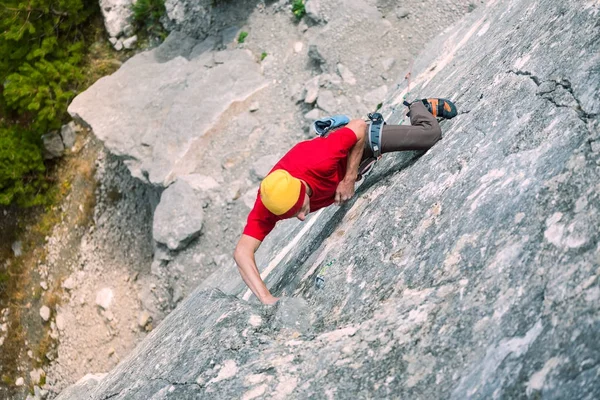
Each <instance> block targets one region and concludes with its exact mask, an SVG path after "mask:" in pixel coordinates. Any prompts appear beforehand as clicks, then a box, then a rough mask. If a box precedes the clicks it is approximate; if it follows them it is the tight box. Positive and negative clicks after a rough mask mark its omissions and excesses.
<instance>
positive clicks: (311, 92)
mask: <svg viewBox="0 0 600 400" xmlns="http://www.w3.org/2000/svg"><path fill="white" fill-rule="evenodd" d="M304 89H305V90H306V96H305V97H304V102H305V103H306V104H313V103H314V102H315V101H317V97H318V96H319V77H318V76H315V77H314V78H312V79H311V80H309V81H308V82H307V83H306V86H304Z"/></svg>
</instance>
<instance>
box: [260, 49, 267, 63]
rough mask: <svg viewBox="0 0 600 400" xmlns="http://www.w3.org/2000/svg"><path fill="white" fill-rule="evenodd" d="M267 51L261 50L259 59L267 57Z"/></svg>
mask: <svg viewBox="0 0 600 400" xmlns="http://www.w3.org/2000/svg"><path fill="white" fill-rule="evenodd" d="M267 55H268V54H267V53H266V52H264V51H263V52H262V54H261V55H260V61H262V60H264V59H265V58H267Z"/></svg>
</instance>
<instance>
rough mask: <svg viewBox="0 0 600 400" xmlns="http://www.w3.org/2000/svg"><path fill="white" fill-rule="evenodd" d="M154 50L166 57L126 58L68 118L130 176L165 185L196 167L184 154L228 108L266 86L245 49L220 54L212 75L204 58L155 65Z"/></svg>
mask: <svg viewBox="0 0 600 400" xmlns="http://www.w3.org/2000/svg"><path fill="white" fill-rule="evenodd" d="M156 52H158V53H159V54H162V55H161V57H159V58H160V59H161V60H164V59H166V58H168V57H167V56H165V54H164V52H163V53H161V51H160V48H159V49H155V50H153V51H149V52H144V53H141V54H138V55H136V56H134V57H132V58H131V59H129V60H128V61H127V62H125V63H124V64H123V66H122V67H121V68H120V69H119V70H118V71H117V72H115V73H114V74H112V75H110V76H107V77H104V78H101V79H99V80H98V81H97V82H96V83H94V85H92V86H91V87H90V88H88V90H86V91H85V92H83V93H81V94H80V95H79V96H77V97H76V98H75V99H74V100H73V102H72V103H71V105H70V106H69V113H70V114H71V115H72V116H73V117H74V118H75V119H77V120H81V121H85V123H86V124H87V125H89V126H90V127H91V128H92V130H93V131H94V134H95V135H96V136H97V137H98V138H99V139H101V140H102V141H103V142H104V145H105V146H106V147H107V148H108V150H109V151H111V152H112V153H114V154H116V155H117V156H121V157H122V158H124V159H125V163H126V165H127V167H128V168H129V170H130V171H131V173H132V175H133V176H135V177H137V178H139V179H142V180H143V181H146V182H149V183H152V184H155V185H158V186H167V185H169V184H170V183H171V182H173V181H175V179H176V178H177V176H178V174H179V172H178V171H179V170H183V171H184V174H187V173H188V172H187V171H192V170H194V169H196V167H197V166H198V167H200V165H196V163H198V164H201V162H200V161H199V160H197V157H196V156H195V153H194V152H193V150H190V149H191V148H192V147H191V145H192V144H193V143H194V141H196V140H198V139H199V138H201V137H202V136H203V135H204V134H205V133H206V132H207V131H208V130H209V129H211V128H212V127H213V125H214V124H215V123H216V122H217V121H218V119H219V118H220V116H221V115H223V113H225V112H226V111H227V110H228V109H229V107H230V106H231V105H232V104H233V103H235V102H238V101H243V100H245V99H246V98H247V97H249V96H250V95H251V94H253V93H255V92H256V91H258V90H259V89H261V88H263V87H264V86H265V85H266V84H267V83H266V81H265V80H264V78H263V76H262V75H261V73H260V68H259V65H258V64H257V63H256V61H255V60H254V57H253V56H252V54H251V53H249V52H248V51H246V50H226V51H221V52H219V53H222V54H223V58H222V59H223V61H224V62H223V63H222V64H218V65H215V66H214V67H213V68H210V69H207V68H205V67H204V66H203V65H202V60H201V58H202V57H199V58H197V59H194V60H191V61H188V60H187V59H185V58H183V57H175V58H173V59H171V60H169V61H165V62H159V61H157V59H156V57H155V53H156ZM242 75H243V79H241V78H242ZM140 77H143V79H141V78H140ZM207 93H210V94H211V95H210V96H207V95H206V94H207ZM188 151H192V152H191V153H190V154H188Z"/></svg>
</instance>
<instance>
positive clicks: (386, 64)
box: [381, 57, 396, 72]
mask: <svg viewBox="0 0 600 400" xmlns="http://www.w3.org/2000/svg"><path fill="white" fill-rule="evenodd" d="M394 64H396V59H395V58H393V57H390V58H386V59H385V60H383V61H382V62H381V65H382V66H383V70H384V71H386V72H387V71H389V70H390V69H392V68H393V67H394Z"/></svg>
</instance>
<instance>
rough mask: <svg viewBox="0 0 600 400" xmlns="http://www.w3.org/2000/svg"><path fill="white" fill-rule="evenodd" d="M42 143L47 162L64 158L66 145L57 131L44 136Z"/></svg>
mask: <svg viewBox="0 0 600 400" xmlns="http://www.w3.org/2000/svg"><path fill="white" fill-rule="evenodd" d="M42 142H43V144H44V158H45V159H46V160H51V159H53V158H58V157H62V155H63V154H64V153H65V145H64V144H63V141H62V138H61V137H60V135H59V134H58V132H56V131H53V132H50V133H47V134H45V135H42Z"/></svg>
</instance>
